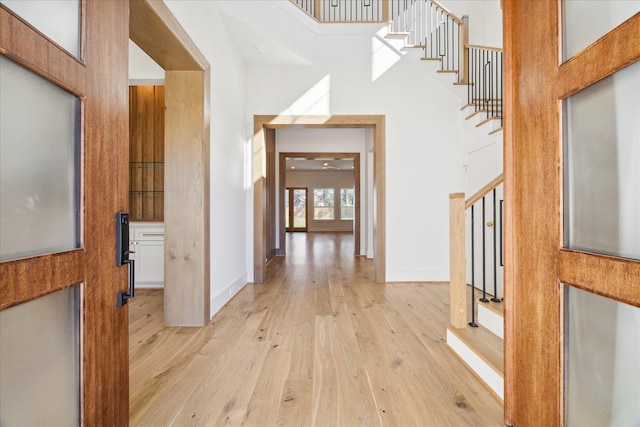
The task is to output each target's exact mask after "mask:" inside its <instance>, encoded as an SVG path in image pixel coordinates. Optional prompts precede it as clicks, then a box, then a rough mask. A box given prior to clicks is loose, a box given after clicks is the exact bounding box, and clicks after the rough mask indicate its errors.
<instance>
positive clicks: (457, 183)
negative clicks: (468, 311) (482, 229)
mask: <svg viewBox="0 0 640 427" xmlns="http://www.w3.org/2000/svg"><path fill="white" fill-rule="evenodd" d="M257 3H260V6H264V9H265V10H264V12H263V16H264V20H265V22H272V23H274V25H286V22H284V21H283V18H286V17H282V16H278V15H277V13H276V12H277V9H278V8H268V7H267V6H269V4H270V3H269V2H256V3H252V4H257ZM358 28H359V29H360V30H359V31H360V32H359V33H351V34H323V35H320V36H318V56H317V61H316V63H315V64H314V65H312V66H306V67H274V66H268V65H265V66H261V65H255V66H251V67H249V68H248V69H247V83H248V92H247V94H248V98H247V107H248V112H249V115H253V114H383V115H385V116H386V153H385V155H386V184H387V186H386V202H387V203H386V213H387V216H386V242H387V245H386V251H387V265H386V268H387V280H389V281H420V280H448V278H449V267H448V265H449V259H448V231H447V230H448V197H449V196H448V195H449V193H450V192H455V191H461V190H462V181H463V179H462V168H461V165H462V163H463V161H464V160H463V145H462V136H461V130H460V128H459V126H458V116H459V114H458V111H459V105H460V104H459V101H458V99H457V98H456V97H455V96H454V95H453V94H452V92H451V91H450V89H449V88H448V87H446V85H443V84H442V83H441V82H439V81H437V80H436V79H437V77H436V73H435V70H434V67H435V66H433V65H431V64H428V63H425V61H420V60H419V53H417V54H413V53H409V54H407V53H406V52H404V51H402V50H396V49H394V47H393V45H392V43H390V42H389V40H387V39H385V38H384V37H383V36H382V32H381V31H383V29H382V26H381V25H378V26H373V25H363V26H358ZM324 31H325V32H328V30H327V29H325V30H324ZM336 31H340V30H339V29H337V30H336ZM378 32H381V33H380V34H376V33H378Z"/></svg>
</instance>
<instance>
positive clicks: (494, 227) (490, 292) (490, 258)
mask: <svg viewBox="0 0 640 427" xmlns="http://www.w3.org/2000/svg"><path fill="white" fill-rule="evenodd" d="M496 188H497V186H496V187H494V188H493V189H492V190H490V192H489V193H487V194H486V195H484V196H482V198H480V199H479V200H478V201H477V202H475V203H473V204H471V206H470V207H469V211H470V216H469V219H470V224H469V230H470V239H469V244H470V248H469V252H470V254H471V256H470V269H471V271H470V276H469V277H468V282H467V283H470V284H471V321H470V322H469V326H472V327H476V326H478V324H477V322H476V317H477V315H476V309H475V301H476V292H481V294H482V296H481V297H480V298H479V301H481V302H489V301H492V302H502V292H501V291H500V290H499V289H498V283H499V281H500V280H499V277H498V268H499V267H502V265H503V263H502V245H503V233H502V218H503V216H502V205H503V203H502V202H503V201H502V200H498V194H497V190H496ZM487 199H489V203H487ZM487 204H489V206H490V207H491V212H489V213H487V210H488V207H487ZM498 207H499V208H500V212H498ZM476 209H480V218H478V215H477V213H476ZM487 216H489V217H490V218H491V220H489V221H488V220H487ZM488 229H489V230H490V231H488ZM478 234H479V236H478ZM487 234H490V236H489V238H488V237H487ZM478 240H479V242H478ZM489 242H490V243H489ZM498 250H499V251H500V256H498ZM489 271H491V273H492V274H491V276H492V277H488V276H489ZM489 297H490V298H489Z"/></svg>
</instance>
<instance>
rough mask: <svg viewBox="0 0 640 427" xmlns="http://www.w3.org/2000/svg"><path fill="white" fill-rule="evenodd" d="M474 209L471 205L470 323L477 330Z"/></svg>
mask: <svg viewBox="0 0 640 427" xmlns="http://www.w3.org/2000/svg"><path fill="white" fill-rule="evenodd" d="M473 207H474V205H471V322H469V326H471V327H473V328H477V327H478V324H477V323H476V274H475V266H476V258H475V249H474V248H475V244H474V242H475V233H474V215H473Z"/></svg>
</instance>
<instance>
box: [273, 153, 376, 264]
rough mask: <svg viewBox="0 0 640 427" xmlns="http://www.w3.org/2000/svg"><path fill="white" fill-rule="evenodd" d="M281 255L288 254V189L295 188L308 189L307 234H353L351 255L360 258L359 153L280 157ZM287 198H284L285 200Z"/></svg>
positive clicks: (297, 154)
mask: <svg viewBox="0 0 640 427" xmlns="http://www.w3.org/2000/svg"><path fill="white" fill-rule="evenodd" d="M278 164H279V168H278V173H279V180H278V181H279V184H280V185H279V191H278V196H280V199H281V200H280V203H279V212H280V215H279V230H280V232H279V233H278V234H279V238H278V248H279V250H278V253H279V254H280V255H285V254H286V246H287V239H286V237H285V231H295V230H289V229H288V226H287V203H286V198H287V197H286V187H287V186H289V185H291V184H295V185H300V186H303V187H305V188H308V189H309V197H310V199H309V198H307V200H309V202H308V204H309V206H308V207H307V208H306V209H305V211H306V214H307V217H308V220H307V222H306V227H305V228H306V231H310V232H341V233H345V232H349V233H351V234H353V240H354V244H353V246H354V249H353V251H352V254H353V255H355V256H358V255H360V254H361V248H360V236H361V234H362V230H361V223H362V221H361V216H360V212H361V210H360V206H361V200H362V199H363V197H362V196H361V191H360V189H361V187H362V185H361V180H362V177H361V176H360V170H361V168H360V153H325V152H323V153H298V152H296V153H290V152H281V153H280V156H279V163H278ZM282 195H284V196H282Z"/></svg>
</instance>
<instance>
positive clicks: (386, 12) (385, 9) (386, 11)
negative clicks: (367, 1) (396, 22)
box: [382, 0, 389, 22]
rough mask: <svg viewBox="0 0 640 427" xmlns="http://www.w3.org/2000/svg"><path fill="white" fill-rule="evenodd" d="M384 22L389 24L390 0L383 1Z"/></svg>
mask: <svg viewBox="0 0 640 427" xmlns="http://www.w3.org/2000/svg"><path fill="white" fill-rule="evenodd" d="M382 20H383V21H384V22H389V0H382Z"/></svg>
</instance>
